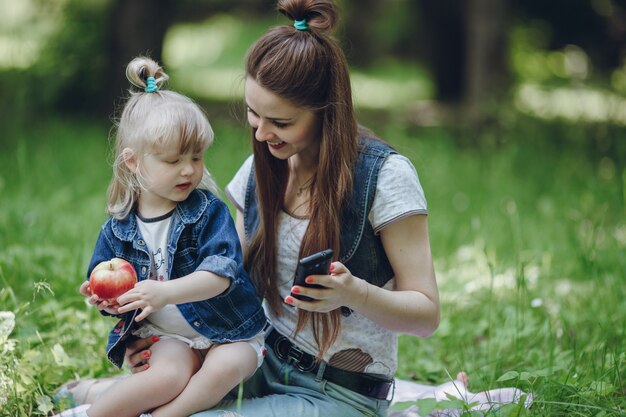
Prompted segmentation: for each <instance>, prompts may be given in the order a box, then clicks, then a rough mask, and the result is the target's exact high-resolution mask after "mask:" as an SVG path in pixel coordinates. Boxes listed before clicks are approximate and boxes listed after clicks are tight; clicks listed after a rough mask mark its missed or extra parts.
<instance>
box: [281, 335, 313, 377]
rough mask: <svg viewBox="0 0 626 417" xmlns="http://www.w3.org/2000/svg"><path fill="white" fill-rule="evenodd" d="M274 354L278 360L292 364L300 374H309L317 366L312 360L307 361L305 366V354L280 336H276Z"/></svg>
mask: <svg viewBox="0 0 626 417" xmlns="http://www.w3.org/2000/svg"><path fill="white" fill-rule="evenodd" d="M274 352H276V356H278V358H279V359H280V360H283V361H286V362H287V363H290V364H292V365H293V366H295V367H296V368H297V369H298V370H300V371H302V372H311V371H312V370H313V369H315V366H316V365H317V364H316V363H315V360H314V359H309V363H308V364H305V363H304V362H306V361H305V358H306V357H307V354H306V352H304V351H303V350H302V349H300V348H298V347H296V346H295V345H294V344H293V343H291V341H290V340H289V339H287V338H286V337H285V336H282V335H280V336H278V338H277V339H276V340H275V341H274Z"/></svg>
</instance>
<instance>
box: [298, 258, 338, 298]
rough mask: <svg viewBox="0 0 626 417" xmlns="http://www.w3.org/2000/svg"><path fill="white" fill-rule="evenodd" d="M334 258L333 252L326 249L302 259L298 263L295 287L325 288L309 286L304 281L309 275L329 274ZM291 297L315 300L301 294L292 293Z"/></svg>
mask: <svg viewBox="0 0 626 417" xmlns="http://www.w3.org/2000/svg"><path fill="white" fill-rule="evenodd" d="M332 257H333V250H332V249H325V250H323V251H319V252H317V253H314V254H313V255H309V256H307V257H305V258H302V259H300V260H299V261H298V268H297V269H296V276H295V278H294V280H293V285H299V286H301V287H310V288H323V286H321V285H317V284H307V283H306V282H304V280H305V279H306V277H308V276H309V275H327V274H328V272H329V271H328V268H329V267H330V264H331V262H332ZM291 296H292V297H294V298H297V299H299V300H304V301H311V300H313V299H312V298H311V297H307V296H305V295H300V294H294V293H291Z"/></svg>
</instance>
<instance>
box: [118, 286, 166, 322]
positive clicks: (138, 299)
mask: <svg viewBox="0 0 626 417" xmlns="http://www.w3.org/2000/svg"><path fill="white" fill-rule="evenodd" d="M166 284H167V283H166V282H159V281H154V280H145V281H140V282H138V283H137V284H135V288H133V289H131V290H128V291H126V292H125V293H124V294H122V295H120V296H119V297H117V302H118V303H119V304H120V307H118V309H117V311H119V312H120V313H126V312H127V311H131V310H137V309H138V308H140V309H142V312H141V313H139V314H138V315H137V317H135V321H141V320H143V319H145V318H146V317H148V316H149V315H150V313H152V312H154V311H158V310H160V309H162V308H163V307H165V305H166V304H168V302H167V291H166V289H167V288H166Z"/></svg>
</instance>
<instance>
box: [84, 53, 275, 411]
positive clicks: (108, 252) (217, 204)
mask: <svg viewBox="0 0 626 417" xmlns="http://www.w3.org/2000/svg"><path fill="white" fill-rule="evenodd" d="M126 75H127V77H128V79H129V81H130V82H131V84H132V85H134V86H135V87H138V88H140V89H141V90H140V91H139V92H135V93H133V94H132V96H131V97H130V99H129V100H128V102H127V103H126V105H125V107H124V110H123V112H122V115H121V119H120V121H119V126H118V128H117V137H116V145H115V147H116V161H115V166H114V178H113V180H112V182H111V186H110V188H109V204H108V212H109V214H110V215H111V218H109V219H108V220H107V221H106V222H105V224H104V225H103V227H102V230H101V232H100V236H99V238H98V241H97V243H96V247H95V251H94V254H93V257H92V259H91V262H90V264H89V270H88V274H87V276H89V274H90V273H91V271H92V270H93V268H94V267H95V266H96V265H97V264H98V263H100V262H102V261H105V260H109V259H111V258H113V257H119V258H123V259H126V260H128V261H129V262H131V263H132V264H133V266H134V267H135V269H136V271H137V275H138V280H139V282H138V283H137V284H136V285H135V288H134V289H131V290H129V291H128V292H126V293H125V294H123V295H121V296H120V297H118V298H117V300H113V301H112V302H109V301H107V300H100V299H98V297H97V296H96V295H94V294H92V293H91V291H90V287H89V282H88V281H87V282H85V283H83V285H82V286H81V293H82V294H84V295H86V296H89V297H90V298H89V301H90V303H92V304H96V305H97V306H98V308H99V309H101V310H104V311H105V312H106V313H108V314H114V315H119V316H120V321H119V323H118V325H117V326H116V327H115V328H114V329H113V330H112V332H111V334H110V336H109V343H108V346H107V356H108V358H109V359H110V360H111V361H112V362H113V363H114V364H115V365H117V366H118V367H120V366H121V365H122V362H123V359H124V352H125V350H126V345H127V344H128V343H129V342H131V341H133V340H136V339H137V338H146V337H153V338H158V339H159V342H158V343H156V344H154V345H153V346H152V349H151V352H150V356H149V359H150V362H149V365H145V368H146V370H145V371H144V372H141V373H135V374H133V375H131V376H130V377H128V378H126V379H123V380H121V381H120V382H118V383H116V384H114V385H113V386H112V387H111V388H110V389H109V390H108V391H106V392H105V393H104V394H103V395H102V396H101V397H100V398H99V399H98V400H97V401H95V402H94V403H93V404H92V405H91V407H89V408H88V409H87V410H86V414H87V415H88V416H89V417H110V416H115V417H124V416H128V417H136V416H138V415H140V414H142V413H147V412H151V413H152V415H153V416H154V417H165V416H178V417H181V416H188V415H189V414H192V413H193V412H195V411H199V410H203V409H207V408H210V407H211V406H213V405H215V404H216V403H217V402H218V401H220V400H221V399H222V397H223V396H224V395H225V394H226V393H227V392H228V391H230V390H231V389H232V388H234V387H235V386H237V385H238V384H239V383H240V382H241V381H242V380H244V379H245V378H247V377H249V376H250V375H252V374H253V373H254V371H255V370H256V369H257V368H258V367H259V366H260V364H261V362H262V360H263V355H264V347H263V344H264V341H263V337H262V331H263V327H264V325H265V316H264V313H263V309H262V308H261V304H260V301H259V299H258V298H257V296H256V294H255V290H254V288H253V286H252V284H251V282H250V280H249V278H248V275H247V273H246V271H245V270H244V269H243V265H242V255H241V246H240V243H239V240H238V238H237V232H236V229H235V225H234V222H233V221H232V218H231V217H230V213H229V211H228V208H227V206H226V205H225V204H224V203H223V202H222V201H220V200H219V199H218V198H216V197H215V195H213V193H212V192H211V191H209V190H214V189H215V186H214V184H213V183H212V180H211V177H210V176H209V174H208V172H207V170H206V168H205V167H204V163H203V155H204V152H205V151H206V149H207V148H208V147H209V145H210V144H211V143H212V141H213V132H212V130H211V127H210V125H209V122H208V120H207V119H206V116H205V114H204V113H203V112H202V110H201V109H200V108H199V107H198V106H197V105H196V104H195V103H193V102H192V101H191V100H190V99H189V98H187V97H184V96H182V95H180V94H178V93H175V92H172V91H166V90H163V89H162V86H163V83H164V82H165V81H166V80H167V79H168V77H167V75H166V74H165V73H164V72H163V70H162V69H161V68H160V67H159V66H158V65H157V64H156V63H155V62H154V61H152V60H150V59H148V58H136V59H134V60H133V61H132V62H130V63H129V64H128V67H127V68H126ZM118 304H119V305H118ZM155 340H156V339H155ZM147 358H148V357H147V356H146V358H145V359H147Z"/></svg>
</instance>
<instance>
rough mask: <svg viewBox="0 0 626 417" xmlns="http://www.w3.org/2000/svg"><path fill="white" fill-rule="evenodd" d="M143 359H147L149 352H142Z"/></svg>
mask: <svg viewBox="0 0 626 417" xmlns="http://www.w3.org/2000/svg"><path fill="white" fill-rule="evenodd" d="M142 356H143V357H144V358H149V357H150V351H149V350H144V351H143V355H142Z"/></svg>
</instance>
